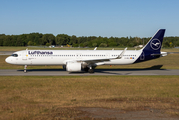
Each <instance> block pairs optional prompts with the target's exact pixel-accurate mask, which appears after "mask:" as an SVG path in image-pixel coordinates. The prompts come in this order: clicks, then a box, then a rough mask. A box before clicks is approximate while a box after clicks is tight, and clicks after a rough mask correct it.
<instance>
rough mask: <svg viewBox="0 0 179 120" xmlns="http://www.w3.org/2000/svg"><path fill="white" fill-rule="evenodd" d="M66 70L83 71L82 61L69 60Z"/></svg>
mask: <svg viewBox="0 0 179 120" xmlns="http://www.w3.org/2000/svg"><path fill="white" fill-rule="evenodd" d="M66 70H67V71H69V72H79V71H81V63H78V62H72V61H70V62H67V63H66Z"/></svg>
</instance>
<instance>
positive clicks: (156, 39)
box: [143, 29, 165, 53]
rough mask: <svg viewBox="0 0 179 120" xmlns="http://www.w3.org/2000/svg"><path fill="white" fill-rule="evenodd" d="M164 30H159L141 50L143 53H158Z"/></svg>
mask: <svg viewBox="0 0 179 120" xmlns="http://www.w3.org/2000/svg"><path fill="white" fill-rule="evenodd" d="M164 34H165V29H160V30H158V32H157V33H156V34H155V35H154V36H153V37H152V38H151V39H150V41H149V42H148V43H147V44H146V45H145V47H144V48H143V51H144V52H147V51H148V52H153V53H160V49H161V46H162V42H163V37H164Z"/></svg>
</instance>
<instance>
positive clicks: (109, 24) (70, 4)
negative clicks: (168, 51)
mask: <svg viewBox="0 0 179 120" xmlns="http://www.w3.org/2000/svg"><path fill="white" fill-rule="evenodd" d="M0 16H1V17H0V34H6V35H12V34H13V35H19V34H24V33H32V32H38V33H43V34H45V33H52V34H54V35H57V34H68V35H70V36H71V35H76V36H102V37H111V36H113V37H127V36H132V37H136V36H137V37H152V36H153V34H155V33H156V32H157V30H158V29H160V28H162V29H166V34H165V36H179V0H0Z"/></svg>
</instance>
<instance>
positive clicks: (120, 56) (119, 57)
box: [116, 47, 127, 59]
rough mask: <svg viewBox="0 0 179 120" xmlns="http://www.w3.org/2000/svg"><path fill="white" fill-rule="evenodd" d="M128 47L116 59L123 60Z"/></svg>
mask: <svg viewBox="0 0 179 120" xmlns="http://www.w3.org/2000/svg"><path fill="white" fill-rule="evenodd" d="M126 50H127V47H126V48H125V49H124V50H123V51H122V53H121V54H120V55H119V56H118V57H117V58H116V59H121V58H122V56H123V55H124V53H125V52H126Z"/></svg>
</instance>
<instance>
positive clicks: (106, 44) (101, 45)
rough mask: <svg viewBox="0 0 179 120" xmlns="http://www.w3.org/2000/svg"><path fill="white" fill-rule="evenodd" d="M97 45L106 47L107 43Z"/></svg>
mask: <svg viewBox="0 0 179 120" xmlns="http://www.w3.org/2000/svg"><path fill="white" fill-rule="evenodd" d="M99 47H107V44H106V43H101V44H100V45H99Z"/></svg>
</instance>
